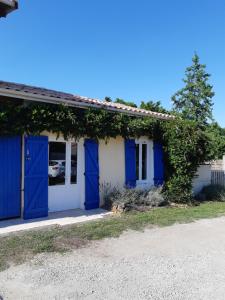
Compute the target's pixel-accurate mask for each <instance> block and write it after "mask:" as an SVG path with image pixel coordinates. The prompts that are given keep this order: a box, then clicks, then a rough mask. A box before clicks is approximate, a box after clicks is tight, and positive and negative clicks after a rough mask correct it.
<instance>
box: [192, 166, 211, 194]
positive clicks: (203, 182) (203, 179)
mask: <svg viewBox="0 0 225 300" xmlns="http://www.w3.org/2000/svg"><path fill="white" fill-rule="evenodd" d="M210 183H211V165H201V166H199V168H198V171H197V174H196V177H195V178H194V180H193V193H194V194H197V193H199V192H200V191H201V190H202V188H203V187H204V186H207V185H209V184H210Z"/></svg>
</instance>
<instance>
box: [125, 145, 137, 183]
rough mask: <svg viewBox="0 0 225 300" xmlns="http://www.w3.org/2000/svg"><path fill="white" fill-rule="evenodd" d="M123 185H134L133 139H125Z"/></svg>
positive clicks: (134, 147)
mask: <svg viewBox="0 0 225 300" xmlns="http://www.w3.org/2000/svg"><path fill="white" fill-rule="evenodd" d="M125 185H126V187H128V188H134V187H136V144H135V140H134V139H127V140H125Z"/></svg>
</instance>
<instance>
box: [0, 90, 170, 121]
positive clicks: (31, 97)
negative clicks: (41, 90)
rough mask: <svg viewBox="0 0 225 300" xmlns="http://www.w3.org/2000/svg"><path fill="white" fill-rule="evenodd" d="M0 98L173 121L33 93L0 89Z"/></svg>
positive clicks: (146, 114) (163, 117)
mask: <svg viewBox="0 0 225 300" xmlns="http://www.w3.org/2000/svg"><path fill="white" fill-rule="evenodd" d="M0 96H4V97H9V98H14V99H22V100H27V101H34V102H42V103H49V104H58V105H59V104H62V103H63V104H65V105H68V106H70V107H76V108H83V109H87V108H96V109H104V110H107V111H111V112H118V113H122V114H126V115H130V116H138V117H152V118H154V119H159V120H173V119H174V116H170V115H165V114H162V115H161V116H159V115H155V114H154V112H151V111H149V112H148V113H146V112H134V111H129V110H125V109H122V108H115V107H110V106H106V105H104V103H102V104H100V103H98V104H96V103H85V102H82V101H75V100H70V99H66V98H65V99H62V98H57V97H53V96H51V97H50V96H46V95H39V94H33V93H28V92H21V91H16V90H10V89H4V88H0Z"/></svg>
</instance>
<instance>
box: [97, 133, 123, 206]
mask: <svg viewBox="0 0 225 300" xmlns="http://www.w3.org/2000/svg"><path fill="white" fill-rule="evenodd" d="M99 174H100V180H99V181H100V195H101V203H102V195H103V193H104V186H106V185H109V184H110V186H111V187H119V188H122V187H123V186H124V183H125V150H124V139H123V138H122V137H117V138H111V139H109V140H108V141H107V143H106V142H105V141H104V140H101V141H99Z"/></svg>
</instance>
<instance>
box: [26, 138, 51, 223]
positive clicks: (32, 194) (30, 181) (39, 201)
mask: <svg viewBox="0 0 225 300" xmlns="http://www.w3.org/2000/svg"><path fill="white" fill-rule="evenodd" d="M24 156H25V177H24V219H33V218H40V217H46V216H48V137H46V136H27V137H25V147H24Z"/></svg>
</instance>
